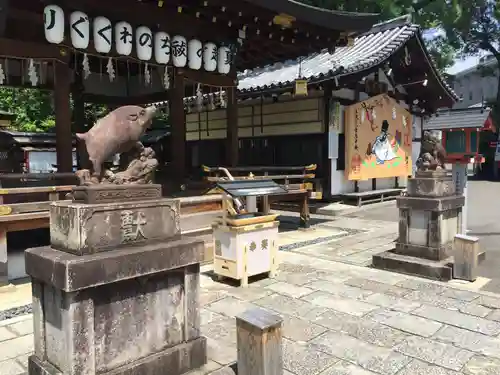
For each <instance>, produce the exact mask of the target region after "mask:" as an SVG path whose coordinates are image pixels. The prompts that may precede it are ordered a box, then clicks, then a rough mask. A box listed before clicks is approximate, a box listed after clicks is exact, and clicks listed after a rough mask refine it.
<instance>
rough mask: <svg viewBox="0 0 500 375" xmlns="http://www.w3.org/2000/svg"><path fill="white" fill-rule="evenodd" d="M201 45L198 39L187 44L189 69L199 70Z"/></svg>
mask: <svg viewBox="0 0 500 375" xmlns="http://www.w3.org/2000/svg"><path fill="white" fill-rule="evenodd" d="M202 52H203V45H202V44H201V42H200V41H199V40H198V39H191V40H190V41H189V43H188V66H189V69H193V70H199V69H200V68H201V55H202Z"/></svg>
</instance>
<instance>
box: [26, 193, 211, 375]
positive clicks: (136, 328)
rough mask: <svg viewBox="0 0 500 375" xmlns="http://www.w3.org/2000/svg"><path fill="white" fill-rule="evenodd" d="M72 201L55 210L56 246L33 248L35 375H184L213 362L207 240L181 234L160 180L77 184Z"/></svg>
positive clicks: (174, 206)
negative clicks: (205, 321) (206, 333)
mask: <svg viewBox="0 0 500 375" xmlns="http://www.w3.org/2000/svg"><path fill="white" fill-rule="evenodd" d="M73 197H74V199H73V201H72V202H71V201H59V202H54V203H53V204H52V205H51V207H50V232H51V246H50V247H42V248H35V249H29V250H27V251H26V271H27V273H28V274H29V275H30V276H31V278H32V292H33V318H34V339H35V344H34V347H35V353H34V355H33V356H31V357H30V359H29V374H30V375H35V374H36V375H38V374H40V375H42V374H52V375H77V374H78V375H80V374H85V375H94V374H99V375H106V374H113V375H121V374H123V375H124V374H159V373H164V372H165V371H167V372H168V374H169V375H179V374H182V373H185V372H187V371H190V370H192V369H195V368H198V367H201V366H202V365H204V364H205V363H206V343H205V339H204V338H202V337H200V329H199V328H200V316H199V310H198V304H199V272H200V267H199V265H200V262H201V261H202V259H203V251H204V244H203V241H199V240H195V239H182V238H181V237H180V223H179V210H180V204H179V201H176V200H171V199H163V198H161V188H160V186H158V185H135V186H130V185H128V186H116V185H108V186H102V185H96V186H88V187H77V188H75V189H74V191H73ZM167 369H168V370H167Z"/></svg>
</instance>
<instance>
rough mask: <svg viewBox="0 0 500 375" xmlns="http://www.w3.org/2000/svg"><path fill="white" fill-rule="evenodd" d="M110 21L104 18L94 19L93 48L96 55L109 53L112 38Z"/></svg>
mask: <svg viewBox="0 0 500 375" xmlns="http://www.w3.org/2000/svg"><path fill="white" fill-rule="evenodd" d="M112 29H113V26H112V25H111V21H110V20H109V19H107V18H106V17H100V16H99V17H96V18H95V19H94V47H95V50H96V52H98V53H109V51H111V37H112Z"/></svg>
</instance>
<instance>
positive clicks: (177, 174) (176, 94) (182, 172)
mask: <svg viewBox="0 0 500 375" xmlns="http://www.w3.org/2000/svg"><path fill="white" fill-rule="evenodd" d="M173 81H174V82H173V87H172V88H171V89H170V102H169V103H170V119H171V133H170V134H171V135H170V137H168V138H169V141H170V149H171V164H172V173H173V175H172V178H173V179H174V180H175V181H177V182H178V185H177V186H176V187H175V188H176V189H175V190H177V189H178V188H179V186H180V184H182V181H183V180H184V178H185V177H186V114H185V112H184V76H183V75H182V72H180V71H178V70H176V71H175V74H174V80H173Z"/></svg>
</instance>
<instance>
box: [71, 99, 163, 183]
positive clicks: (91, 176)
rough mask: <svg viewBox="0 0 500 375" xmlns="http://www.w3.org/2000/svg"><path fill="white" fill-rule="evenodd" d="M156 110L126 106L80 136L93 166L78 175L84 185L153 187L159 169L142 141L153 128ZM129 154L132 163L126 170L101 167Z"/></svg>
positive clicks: (151, 152)
mask: <svg viewBox="0 0 500 375" xmlns="http://www.w3.org/2000/svg"><path fill="white" fill-rule="evenodd" d="M155 113H156V107H154V106H152V107H147V108H143V107H139V106H133V105H129V106H123V107H119V108H117V109H115V110H114V111H112V112H110V113H108V114H107V115H106V116H104V117H103V118H102V119H100V120H98V121H97V122H96V124H95V125H94V126H93V127H92V129H90V130H89V131H88V132H87V133H84V134H77V135H76V136H77V138H78V139H79V140H80V141H83V142H85V147H86V149H87V153H88V155H89V160H90V162H91V163H92V168H91V169H81V170H79V171H77V172H76V175H77V177H78V178H79V180H80V184H82V185H92V184H117V185H124V184H150V183H152V181H153V175H154V171H155V170H156V168H157V167H158V161H157V160H156V157H155V153H154V151H153V149H151V148H150V147H146V148H145V147H144V146H143V144H142V143H141V142H139V139H140V138H141V136H142V135H143V134H144V132H145V131H146V129H147V128H149V127H150V126H151V123H152V120H153V117H154V115H155ZM124 153H130V155H131V156H132V160H131V161H130V163H129V164H128V166H127V168H126V170H124V171H120V172H117V173H114V172H112V171H111V170H109V169H104V170H103V168H102V165H103V163H104V162H105V161H106V160H109V158H111V157H112V156H113V155H115V154H124Z"/></svg>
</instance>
